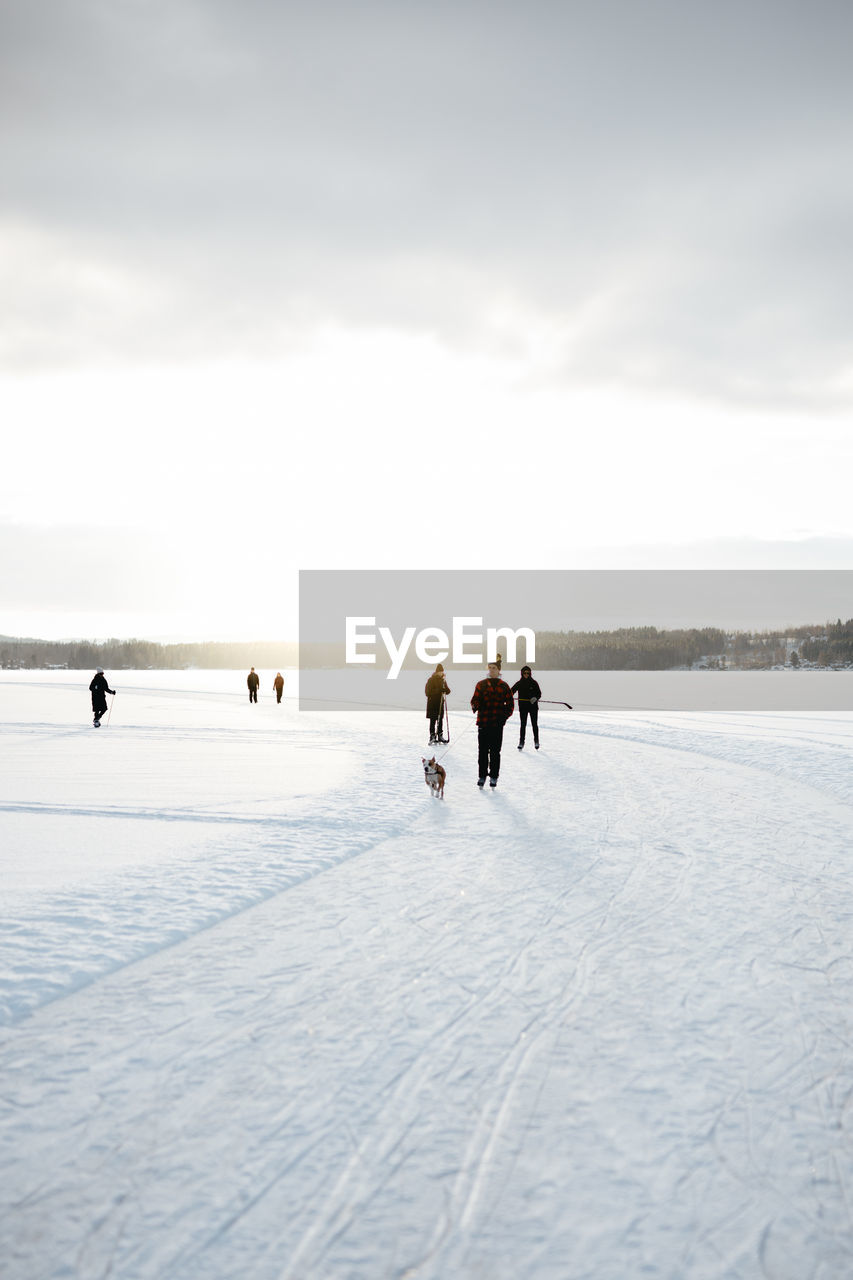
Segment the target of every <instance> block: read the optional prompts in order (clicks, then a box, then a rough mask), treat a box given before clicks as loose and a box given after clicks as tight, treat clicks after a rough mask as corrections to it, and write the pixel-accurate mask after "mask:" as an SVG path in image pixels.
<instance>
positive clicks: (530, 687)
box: [511, 667, 542, 751]
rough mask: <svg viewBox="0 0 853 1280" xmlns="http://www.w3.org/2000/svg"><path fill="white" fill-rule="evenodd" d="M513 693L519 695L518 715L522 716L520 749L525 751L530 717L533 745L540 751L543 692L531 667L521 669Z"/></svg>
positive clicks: (519, 739) (519, 737)
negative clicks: (534, 677) (540, 708)
mask: <svg viewBox="0 0 853 1280" xmlns="http://www.w3.org/2000/svg"><path fill="white" fill-rule="evenodd" d="M511 692H512V693H517V694H518V714H519V715H520V716H521V729H520V731H519V735H518V749H519V751H523V750H524V735H525V730H526V729H527V717H528V716H530V725H531V728H532V729H533V745H534V747H535V748H536V750H537V751H538V750H539V699H540V698H541V697H542V690H541V689H540V688H539V685H538V683H537V682H536V681H535V680H534V679H533V676H532V674H531V671H530V668H529V667H522V668H521V679H520V680H516V682H515V684H514V685H513V686H512V689H511Z"/></svg>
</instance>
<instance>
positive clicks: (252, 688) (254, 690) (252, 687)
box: [246, 667, 261, 702]
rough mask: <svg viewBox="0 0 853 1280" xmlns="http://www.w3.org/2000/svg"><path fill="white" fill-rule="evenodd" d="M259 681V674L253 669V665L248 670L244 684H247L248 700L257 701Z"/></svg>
mask: <svg viewBox="0 0 853 1280" xmlns="http://www.w3.org/2000/svg"><path fill="white" fill-rule="evenodd" d="M260 683H261V680H260V676H259V675H258V673H257V671H256V670H255V668H254V667H252V670H251V671H250V672H249V674H248V675H247V676H246V684H247V685H248V686H249V701H250V702H257V700H258V685H259V684H260Z"/></svg>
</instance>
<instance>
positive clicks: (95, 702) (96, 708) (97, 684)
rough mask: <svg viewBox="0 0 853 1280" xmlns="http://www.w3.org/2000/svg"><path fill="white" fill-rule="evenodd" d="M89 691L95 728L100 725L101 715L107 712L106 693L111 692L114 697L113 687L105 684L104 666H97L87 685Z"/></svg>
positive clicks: (98, 727)
mask: <svg viewBox="0 0 853 1280" xmlns="http://www.w3.org/2000/svg"><path fill="white" fill-rule="evenodd" d="M89 692H90V693H91V695H92V713H93V715H94V717H95V718H94V720H93V721H92V723H93V724H94V726H95V728H96V729H100V727H101V717H102V716H105V715H106V714H107V694H108V693H111V694H112V695H113V697H115V692H116V691H115V689H111V688H110V686H109V685H108V684H107V677H106V676H105V675H104V668H103V667H98V669H97V671H96V672H95V675H94V676H93V678H92V683H91V684H90V685H89Z"/></svg>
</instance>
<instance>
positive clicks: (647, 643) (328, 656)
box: [0, 618, 853, 671]
mask: <svg viewBox="0 0 853 1280" xmlns="http://www.w3.org/2000/svg"><path fill="white" fill-rule="evenodd" d="M526 660H527V659H526V656H525V646H524V643H523V641H522V642H521V644H520V645H519V650H518V653H517V655H516V662H514V663H512V664H509V663H507V666H509V665H512V666H513V667H520V666H521V665H522V664H523V663H524V662H525V661H526ZM344 665H345V662H344V648H343V645H339V644H326V645H323V644H311V645H302V646H300V645H299V644H297V643H295V642H293V641H288V642H284V643H277V642H276V641H271V640H263V641H254V642H252V641H233V642H230V641H202V642H193V643H183V644H159V643H157V642H155V641H152V640H135V639H132V640H117V639H111V640H100V641H96V640H36V639H26V638H18V637H12V636H0V668H2V669H3V670H44V669H49V668H58V669H68V670H73V671H84V670H88V669H89V668H90V667H91V668H94V667H98V666H101V667H104V668H111V669H112V670H115V671H127V670H146V669H151V670H183V669H187V668H193V667H196V668H207V669H224V670H235V669H239V668H241V667H247V668H248V667H257V668H259V669H261V670H267V669H271V668H275V669H280V668H284V667H300V666H301V667H304V668H306V669H308V668H312V667H313V668H316V667H342V666H344ZM535 665H536V666H537V667H538V668H540V669H542V670H550V671H669V670H675V669H681V668H685V667H686V668H710V669H717V670H737V671H741V670H762V669H768V668H771V667H779V666H789V667H794V668H796V667H800V666H815V667H845V666H849V665H853V618H849V619H848V620H847V621H846V622H843V621H842V620H841V618H839V619H838V620H837V622H834V623H827V624H824V625H822V626H821V625H815V624H809V625H804V626H799V627H790V628H787V629H785V630H784V631H735V632H725V631H722V630H721V629H720V628H718V627H699V628H686V629H683V630H660V629H658V628H657V627H620V628H617V629H616V630H613V631H540V632H538V633H537V636H536V663H535ZM422 666H423V664H422V663H420V662H419V661H418V660H417V659H416V658H415V657H414V656H413V655H410V656H409V658H408V659H407V661H406V662H405V663H404V667H405V668H407V669H409V670H411V669H413V668H418V667H422ZM445 666H447V667H448V669H451V668H452V667H453V663H452V662H450V661H446V662H445Z"/></svg>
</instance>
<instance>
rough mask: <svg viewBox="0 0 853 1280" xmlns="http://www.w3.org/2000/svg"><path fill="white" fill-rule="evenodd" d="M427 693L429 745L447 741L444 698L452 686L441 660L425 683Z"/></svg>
mask: <svg viewBox="0 0 853 1280" xmlns="http://www.w3.org/2000/svg"><path fill="white" fill-rule="evenodd" d="M424 693H425V694H426V700H427V703H426V714H427V719H428V720H429V745H430V746H432V745H433V744H434V743H436V742H446V741H447V739H446V738H445V736H444V699H445V697H446V695H447V694H448V693H450V686H449V684H448V683H447V681H446V680H445V678H444V667H443V666H442V665H441V663H440V662H439V664H438V666H437V667H436V669H435V671H433V673H432V675H431V676H430V678H429V679H428V680H427V682H426V684H425V685H424Z"/></svg>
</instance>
